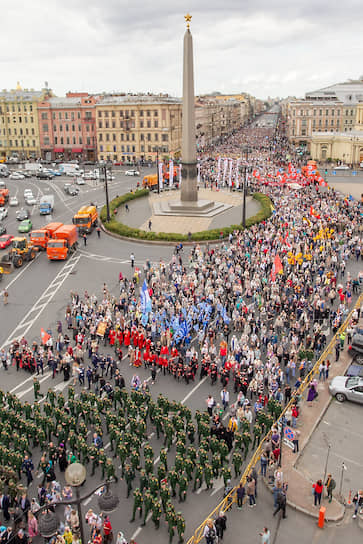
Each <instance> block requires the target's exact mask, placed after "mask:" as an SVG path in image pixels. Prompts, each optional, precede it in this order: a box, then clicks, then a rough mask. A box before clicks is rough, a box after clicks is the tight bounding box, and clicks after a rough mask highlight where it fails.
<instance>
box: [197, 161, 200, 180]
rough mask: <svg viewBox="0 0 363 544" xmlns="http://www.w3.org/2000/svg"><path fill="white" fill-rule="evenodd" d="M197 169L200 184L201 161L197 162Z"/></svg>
mask: <svg viewBox="0 0 363 544" xmlns="http://www.w3.org/2000/svg"><path fill="white" fill-rule="evenodd" d="M197 171H198V174H197V183H198V185H200V163H199V162H198V164H197Z"/></svg>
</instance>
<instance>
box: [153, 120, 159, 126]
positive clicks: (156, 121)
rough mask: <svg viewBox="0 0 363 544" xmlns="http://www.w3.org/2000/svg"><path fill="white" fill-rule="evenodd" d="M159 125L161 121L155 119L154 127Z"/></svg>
mask: <svg viewBox="0 0 363 544" xmlns="http://www.w3.org/2000/svg"><path fill="white" fill-rule="evenodd" d="M158 126H159V123H158V120H157V119H156V120H155V121H154V128H158Z"/></svg>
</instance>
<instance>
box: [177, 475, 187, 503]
mask: <svg viewBox="0 0 363 544" xmlns="http://www.w3.org/2000/svg"><path fill="white" fill-rule="evenodd" d="M178 483H179V502H184V501H185V499H186V497H187V488H188V480H187V478H186V477H185V476H184V474H183V473H182V472H180V473H179V478H178Z"/></svg>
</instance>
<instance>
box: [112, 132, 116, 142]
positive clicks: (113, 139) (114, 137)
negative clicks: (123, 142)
mask: <svg viewBox="0 0 363 544" xmlns="http://www.w3.org/2000/svg"><path fill="white" fill-rule="evenodd" d="M112 141H113V142H116V134H115V133H114V132H113V134H112Z"/></svg>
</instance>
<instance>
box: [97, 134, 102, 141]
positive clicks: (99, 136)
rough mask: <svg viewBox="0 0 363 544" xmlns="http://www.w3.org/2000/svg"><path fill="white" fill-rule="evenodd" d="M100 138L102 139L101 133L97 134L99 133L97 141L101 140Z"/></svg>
mask: <svg viewBox="0 0 363 544" xmlns="http://www.w3.org/2000/svg"><path fill="white" fill-rule="evenodd" d="M102 140H103V135H102V134H99V135H98V141H99V142H102Z"/></svg>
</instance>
